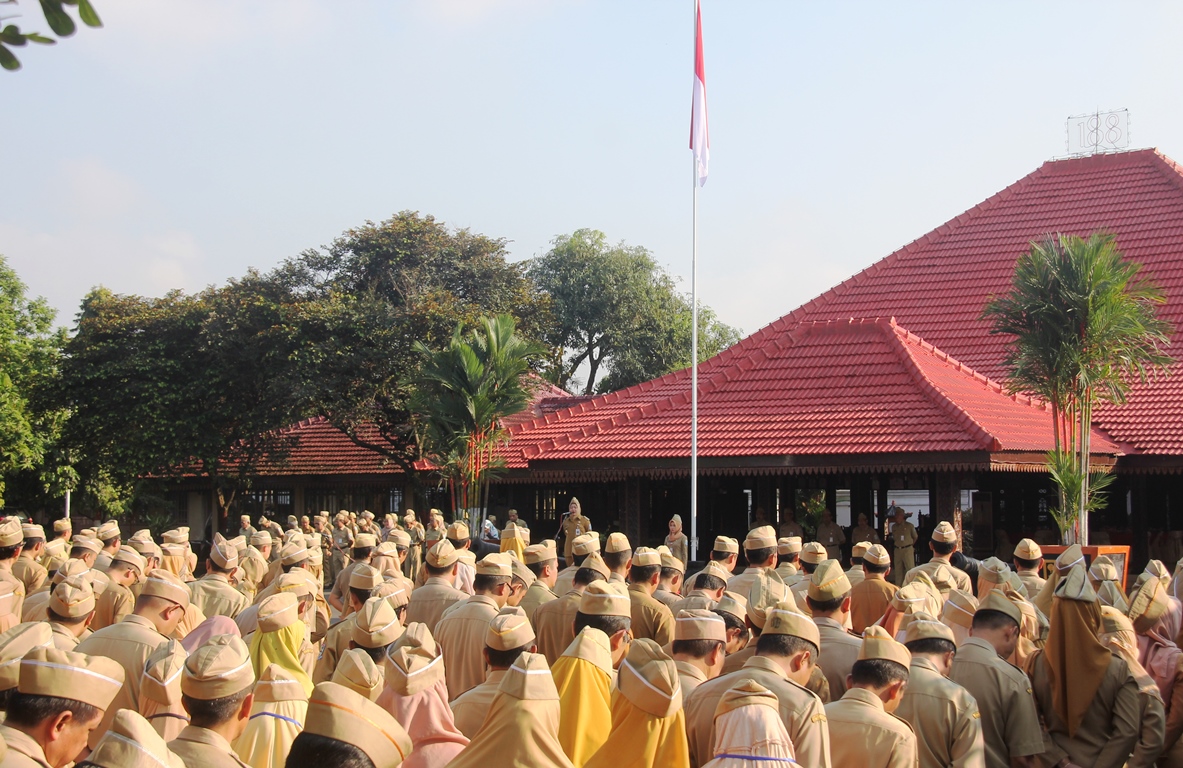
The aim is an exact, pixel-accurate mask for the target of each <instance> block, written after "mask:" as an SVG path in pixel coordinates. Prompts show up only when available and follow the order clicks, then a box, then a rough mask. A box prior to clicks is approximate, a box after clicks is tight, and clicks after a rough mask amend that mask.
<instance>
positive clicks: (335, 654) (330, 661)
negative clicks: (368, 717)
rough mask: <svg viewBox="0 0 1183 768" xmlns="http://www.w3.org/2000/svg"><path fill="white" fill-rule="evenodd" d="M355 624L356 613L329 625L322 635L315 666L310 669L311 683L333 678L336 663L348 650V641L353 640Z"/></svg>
mask: <svg viewBox="0 0 1183 768" xmlns="http://www.w3.org/2000/svg"><path fill="white" fill-rule="evenodd" d="M356 624H357V615H356V614H355V615H353V616H350V617H349V618H347V619H343V620H342V621H338V622H337V623H336V624H334V625H333V626H331V627H329V631H328V632H327V633H326V634H325V637H324V643H323V644H322V645H321V652H320V658H319V659H317V661H316V667H315V668H314V669H313V671H312V682H313V683H323V682H324V681H326V680H332V679H333V673H334V672H336V671H337V664H338V662H340V661H341V656H343V655H344V654H345V652H346V651H348V650H349V643H350V642H352V641H353V627H354V626H355V625H356Z"/></svg>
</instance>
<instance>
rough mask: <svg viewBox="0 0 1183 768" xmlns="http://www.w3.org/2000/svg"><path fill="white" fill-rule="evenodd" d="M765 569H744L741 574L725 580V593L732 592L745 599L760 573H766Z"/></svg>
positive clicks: (757, 567)
mask: <svg viewBox="0 0 1183 768" xmlns="http://www.w3.org/2000/svg"><path fill="white" fill-rule="evenodd" d="M766 570H768V569H767V568H761V567H759V566H756V567H752V568H745V569H744V571H743V573H741V574H739V575H737V576H732V577H731V578H730V579H728V580H727V591H728V592H734V593H735V594H737V595H743V596H744V598H745V599H746V598H747V596H748V593H749V592H751V591H752V585H753V584H755V583H756V578H757V576H758V575H759V573H760V571H766Z"/></svg>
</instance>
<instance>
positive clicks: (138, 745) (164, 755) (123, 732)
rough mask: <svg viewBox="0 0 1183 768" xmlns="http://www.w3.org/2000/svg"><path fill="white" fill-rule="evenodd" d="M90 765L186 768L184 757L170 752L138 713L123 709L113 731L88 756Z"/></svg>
mask: <svg viewBox="0 0 1183 768" xmlns="http://www.w3.org/2000/svg"><path fill="white" fill-rule="evenodd" d="M86 762H87V764H88V765H89V764H94V765H97V766H100V768H184V766H185V763H184V762H183V761H182V760H181V758H179V757H177V756H176V755H174V754H173V753H172V752H171V751H169V748H168V744H167V743H166V742H165V741H164V737H163V736H161V735H160V734H159V733H157V732H156V729H155V728H153V727H152V724H151V723H149V722H148V721H147V720H145V719H144V716H143V715H141V714H140V713H139V712H136V711H135V710H131V709H121V710H119V711H118V712H116V713H115V719H114V720H112V721H111V726H110V728H108V729H107V732H106V733H104V734H103V737H102V738H101V739H99V743H98V744H96V745H95V748H94V750H93V751H92V752H91V753H90V754H89V755H87V756H86Z"/></svg>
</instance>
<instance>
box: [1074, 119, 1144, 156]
mask: <svg viewBox="0 0 1183 768" xmlns="http://www.w3.org/2000/svg"><path fill="white" fill-rule="evenodd" d="M1129 145H1130V113H1129V110H1127V109H1115V110H1112V111H1109V112H1090V113H1089V114H1087V115H1073V116H1072V117H1069V118H1068V153H1069V154H1072V155H1092V154H1096V153H1098V152H1115V151H1117V150H1120V149H1125V148H1127V147H1129Z"/></svg>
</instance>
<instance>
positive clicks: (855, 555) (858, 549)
mask: <svg viewBox="0 0 1183 768" xmlns="http://www.w3.org/2000/svg"><path fill="white" fill-rule="evenodd" d="M870 548H871V542H869V541H861V540H856V541H855V543H854V544H853V545H852V546H851V547H850V567H849V568H847V569H846V579H847V581H849V582H850V586H851V587H855V586H857V585H859V584H860V583H862V580H863V578H864V577H865V576H866V574H865V573H864V572H863V556H864V555H866V554H867V550H868V549H870Z"/></svg>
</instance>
